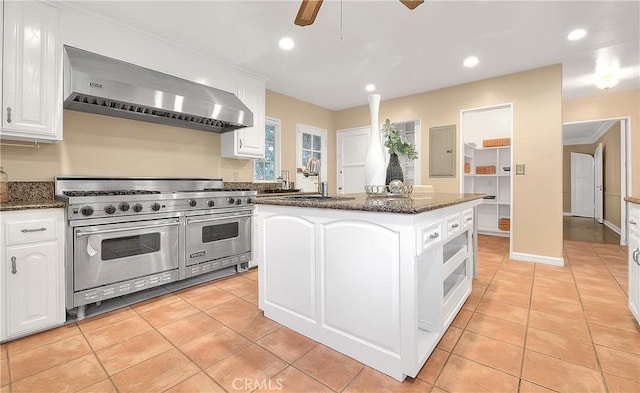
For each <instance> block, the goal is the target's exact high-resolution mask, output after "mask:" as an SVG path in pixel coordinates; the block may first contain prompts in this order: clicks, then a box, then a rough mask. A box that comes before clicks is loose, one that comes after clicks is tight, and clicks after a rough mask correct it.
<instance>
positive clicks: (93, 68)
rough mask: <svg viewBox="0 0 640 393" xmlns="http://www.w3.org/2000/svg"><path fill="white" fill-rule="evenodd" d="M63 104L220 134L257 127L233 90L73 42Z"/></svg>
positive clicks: (67, 61)
mask: <svg viewBox="0 0 640 393" xmlns="http://www.w3.org/2000/svg"><path fill="white" fill-rule="evenodd" d="M64 107H65V108H66V109H71V110H76V111H80V112H89V113H96V114H100V115H107V116H115V117H122V118H126V119H132V120H140V121H146V122H151V123H158V124H165V125H170V126H175V127H183V128H191V129H196V130H202V131H210V132H218V133H221V132H227V131H233V130H237V129H239V128H244V127H251V126H253V113H251V111H250V110H249V108H247V107H246V105H244V104H243V103H242V101H240V100H239V99H238V97H236V96H235V95H234V94H233V93H229V92H226V91H223V90H219V89H216V88H213V87H210V86H205V85H202V84H199V83H195V82H191V81H188V80H186V79H181V78H177V77H175V76H171V75H167V74H164V73H161V72H158V71H153V70H150V69H147V68H143V67H140V66H137V65H134V64H130V63H126V62H124V61H120V60H115V59H111V58H109V57H105V56H101V55H97V54H94V53H91V52H87V51H84V50H81V49H77V48H73V47H70V46H65V47H64Z"/></svg>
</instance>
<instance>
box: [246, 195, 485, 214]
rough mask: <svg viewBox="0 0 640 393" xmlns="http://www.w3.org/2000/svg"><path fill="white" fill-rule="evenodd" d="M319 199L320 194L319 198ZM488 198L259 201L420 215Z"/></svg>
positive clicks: (260, 202) (367, 197) (358, 197)
mask: <svg viewBox="0 0 640 393" xmlns="http://www.w3.org/2000/svg"><path fill="white" fill-rule="evenodd" d="M316 195H317V194H316ZM484 195H485V194H445V193H433V194H416V195H413V196H410V197H406V198H401V197H393V198H391V197H384V196H370V195H367V194H347V195H341V196H340V197H334V198H328V199H318V200H314V199H312V198H308V199H305V198H302V199H301V198H296V197H295V196H293V197H287V196H278V197H271V198H257V200H256V204H258V205H278V206H292V207H312V208H318V209H339V210H361V211H369V212H384V213H403V214H417V213H424V212H428V211H432V210H436V209H442V208H444V207H447V206H453V205H457V204H460V203H464V202H469V201H473V200H476V199H482V197H483V196H484Z"/></svg>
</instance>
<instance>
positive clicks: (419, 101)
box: [335, 65, 562, 258]
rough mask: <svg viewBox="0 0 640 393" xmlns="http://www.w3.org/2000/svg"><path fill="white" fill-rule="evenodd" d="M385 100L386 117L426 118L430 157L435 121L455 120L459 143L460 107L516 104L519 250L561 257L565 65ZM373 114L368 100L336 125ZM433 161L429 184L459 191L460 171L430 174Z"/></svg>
mask: <svg viewBox="0 0 640 393" xmlns="http://www.w3.org/2000/svg"><path fill="white" fill-rule="evenodd" d="M382 98H383V101H382V103H381V104H380V119H385V118H389V119H391V120H392V121H404V120H412V119H421V121H422V132H423V136H422V146H421V151H422V152H423V157H424V154H425V153H424V152H428V151H429V138H428V134H427V133H428V130H429V128H430V127H435V126H441V125H446V124H456V127H457V134H458V136H457V138H458V141H459V137H460V124H459V120H460V110H462V109H470V108H478V107H483V106H491V105H497V104H503V103H513V117H514V119H513V121H514V127H513V141H512V142H513V157H514V164H526V175H525V176H515V177H514V182H513V183H514V184H513V216H512V236H513V250H512V251H514V252H517V253H524V254H532V255H540V256H547V257H552V258H561V257H562V171H561V170H559V169H560V168H561V166H562V125H561V123H562V113H561V109H562V67H561V66H560V65H553V66H549V67H544V68H539V69H535V70H530V71H525V72H521V73H516V74H511V75H506V76H502V77H499V78H493V79H488V80H483V81H479V82H473V83H468V84H464V85H460V86H454V87H451V88H447V89H441V90H435V91H430V92H426V93H421V94H416V95H412V96H407V97H401V98H397V99H391V100H384V93H383V94H382ZM368 115H369V110H368V107H367V106H361V107H357V108H352V109H347V110H344V111H339V112H336V116H335V124H336V129H346V128H353V127H360V126H365V125H367V124H368V122H369V120H368ZM541 158H543V159H541ZM458 163H459V160H458ZM458 165H459V164H458ZM428 166H429V160H427V159H424V160H422V168H421V173H422V183H425V184H433V185H434V186H435V188H436V190H437V191H439V192H458V190H459V187H460V180H459V178H458V177H456V178H450V179H429V178H428V173H429V167H428ZM456 173H457V174H459V173H460V168H457V170H456Z"/></svg>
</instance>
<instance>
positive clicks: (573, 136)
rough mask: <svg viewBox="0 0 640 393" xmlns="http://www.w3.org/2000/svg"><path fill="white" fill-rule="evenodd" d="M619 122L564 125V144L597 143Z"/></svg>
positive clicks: (603, 121) (607, 121)
mask: <svg viewBox="0 0 640 393" xmlns="http://www.w3.org/2000/svg"><path fill="white" fill-rule="evenodd" d="M616 121H617V120H599V121H590V122H582V123H568V124H563V125H562V144H564V145H585V144H586V145H589V144H592V143H595V141H597V140H598V138H600V137H601V136H602V135H604V133H605V132H607V130H609V128H611V127H612V126H613V125H614V124H615V123H616Z"/></svg>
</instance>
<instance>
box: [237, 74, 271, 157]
mask: <svg viewBox="0 0 640 393" xmlns="http://www.w3.org/2000/svg"><path fill="white" fill-rule="evenodd" d="M264 95H265V89H264V82H262V81H258V80H255V79H249V78H244V77H241V78H240V85H239V87H238V97H240V100H242V102H244V104H245V105H246V106H248V107H249V109H250V110H251V111H252V112H253V127H247V128H242V129H240V130H238V131H237V133H238V136H237V137H238V153H239V155H242V156H247V157H254V158H263V157H264V110H265V109H264Z"/></svg>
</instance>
